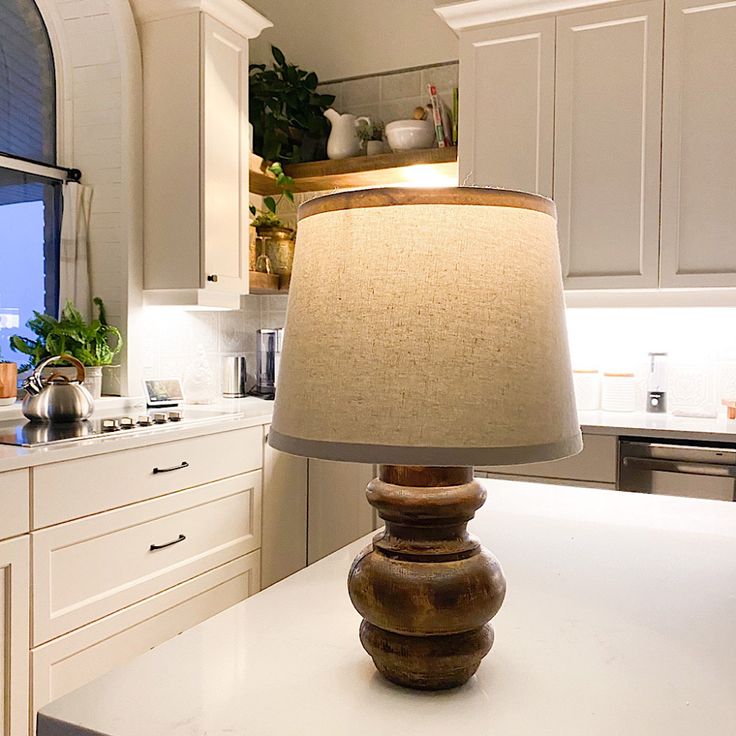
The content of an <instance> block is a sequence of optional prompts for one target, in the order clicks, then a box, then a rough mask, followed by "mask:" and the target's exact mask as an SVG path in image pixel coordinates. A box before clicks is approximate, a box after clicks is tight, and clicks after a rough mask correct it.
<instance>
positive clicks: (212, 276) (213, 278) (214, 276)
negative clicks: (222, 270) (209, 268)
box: [207, 273, 217, 284]
mask: <svg viewBox="0 0 736 736" xmlns="http://www.w3.org/2000/svg"><path fill="white" fill-rule="evenodd" d="M207 281H211V282H212V283H213V284H216V283H217V274H216V273H211V274H210V275H209V276H208V277H207Z"/></svg>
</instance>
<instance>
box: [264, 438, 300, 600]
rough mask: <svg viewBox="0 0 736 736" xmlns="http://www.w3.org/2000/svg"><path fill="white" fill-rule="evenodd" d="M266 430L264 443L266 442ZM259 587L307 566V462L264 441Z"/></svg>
mask: <svg viewBox="0 0 736 736" xmlns="http://www.w3.org/2000/svg"><path fill="white" fill-rule="evenodd" d="M269 429H270V426H269V427H266V428H265V432H266V434H265V437H264V440H267V439H268V430H269ZM261 539H262V543H261V564H262V567H261V585H262V586H263V587H264V588H265V587H267V586H268V585H272V584H273V583H276V582H278V581H279V580H281V579H283V578H285V577H286V576H287V575H291V574H292V573H294V572H296V571H297V570H301V569H302V568H303V567H306V565H307V459H306V458H304V457H297V456H296V455H288V454H287V453H285V452H279V451H278V450H274V449H273V448H272V447H269V446H268V443H267V442H266V444H265V448H264V453H263V527H262V531H261Z"/></svg>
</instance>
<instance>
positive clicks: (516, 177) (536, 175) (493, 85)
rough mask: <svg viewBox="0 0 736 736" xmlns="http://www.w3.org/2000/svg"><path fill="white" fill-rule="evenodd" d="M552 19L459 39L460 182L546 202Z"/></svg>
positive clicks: (550, 138) (551, 109)
mask: <svg viewBox="0 0 736 736" xmlns="http://www.w3.org/2000/svg"><path fill="white" fill-rule="evenodd" d="M554 69H555V21H554V18H544V19H542V20H533V21H526V22H522V23H512V24H507V25H503V26H499V27H495V28H490V29H483V30H475V31H468V32H467V33H463V34H462V36H461V38H460V89H461V90H462V114H461V115H460V116H459V120H458V123H459V130H458V141H459V149H458V163H459V177H458V180H459V182H460V184H466V185H471V184H477V185H486V186H496V187H502V188H505V189H521V190H524V191H528V192H538V193H539V194H544V195H545V196H547V197H551V196H552V151H553V133H554V94H555V76H554Z"/></svg>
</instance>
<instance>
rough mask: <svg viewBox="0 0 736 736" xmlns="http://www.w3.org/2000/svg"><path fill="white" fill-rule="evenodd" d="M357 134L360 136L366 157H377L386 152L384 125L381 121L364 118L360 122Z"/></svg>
mask: <svg viewBox="0 0 736 736" xmlns="http://www.w3.org/2000/svg"><path fill="white" fill-rule="evenodd" d="M355 134H356V135H357V136H358V140H359V141H360V144H361V146H362V148H363V150H364V151H365V153H366V156H375V155H376V154H378V153H383V152H384V151H385V146H384V143H383V123H382V122H381V121H380V120H376V121H371V120H370V119H369V118H362V119H361V120H360V121H359V122H358V127H357V128H356V131H355Z"/></svg>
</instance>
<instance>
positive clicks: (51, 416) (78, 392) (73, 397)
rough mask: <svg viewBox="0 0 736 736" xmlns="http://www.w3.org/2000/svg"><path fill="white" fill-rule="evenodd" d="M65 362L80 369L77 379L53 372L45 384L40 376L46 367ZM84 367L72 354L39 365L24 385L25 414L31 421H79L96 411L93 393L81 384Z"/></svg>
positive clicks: (50, 359) (48, 359)
mask: <svg viewBox="0 0 736 736" xmlns="http://www.w3.org/2000/svg"><path fill="white" fill-rule="evenodd" d="M57 360H64V361H66V362H67V363H71V364H72V365H73V366H74V367H75V368H76V369H77V377H76V379H69V378H67V377H66V376H62V375H60V374H58V373H52V374H51V376H49V378H47V379H46V380H45V381H44V379H43V378H42V377H41V373H42V372H43V369H44V368H46V366H48V365H50V364H51V363H55V362H56V361H57ZM84 376H85V371H84V366H83V365H82V363H81V362H80V361H78V360H77V359H76V358H74V357H72V356H71V355H54V356H53V357H51V358H47V359H46V360H44V361H43V362H41V363H39V364H38V365H37V366H36V367H35V368H34V370H33V373H31V375H30V376H28V378H26V380H25V381H24V382H23V388H24V389H25V390H26V392H27V393H26V397H25V398H24V399H23V414H25V416H26V418H27V419H30V421H32V422H79V421H81V420H83V419H86V418H87V417H88V416H89V415H90V414H91V413H92V410H93V409H94V406H95V402H94V399H93V398H92V394H91V393H90V392H89V391H88V390H87V389H86V388H85V387H84V386H83V385H82V382H83V381H84Z"/></svg>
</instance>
